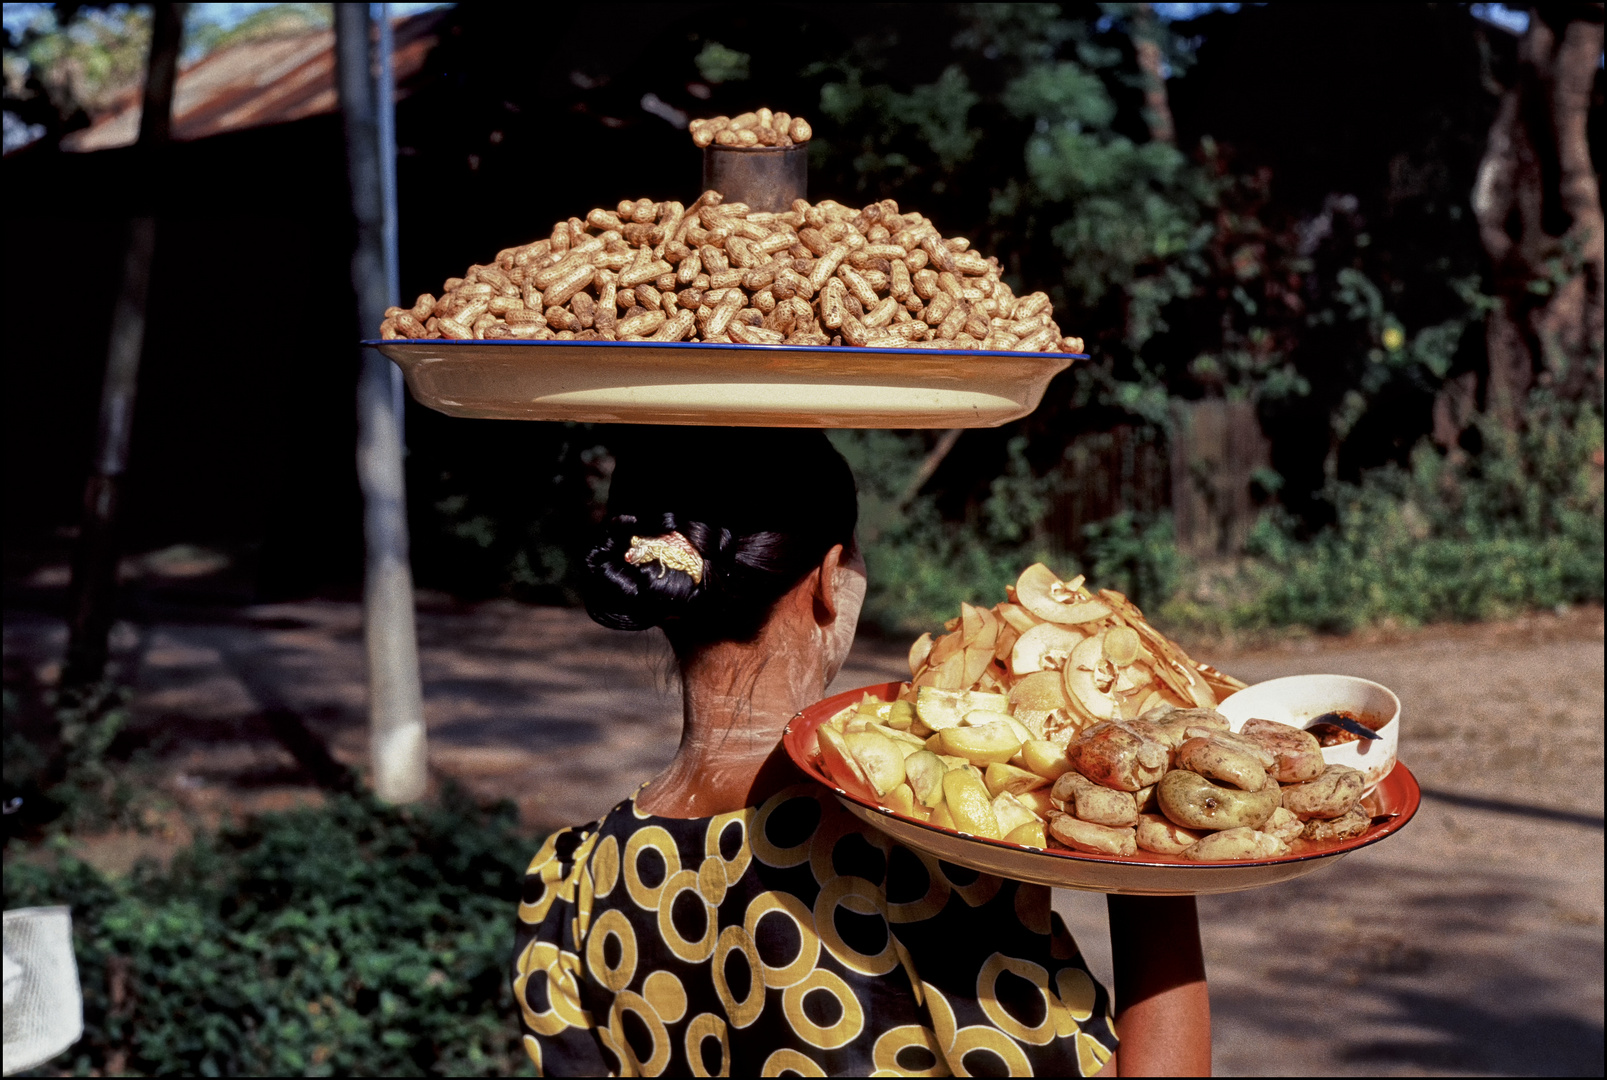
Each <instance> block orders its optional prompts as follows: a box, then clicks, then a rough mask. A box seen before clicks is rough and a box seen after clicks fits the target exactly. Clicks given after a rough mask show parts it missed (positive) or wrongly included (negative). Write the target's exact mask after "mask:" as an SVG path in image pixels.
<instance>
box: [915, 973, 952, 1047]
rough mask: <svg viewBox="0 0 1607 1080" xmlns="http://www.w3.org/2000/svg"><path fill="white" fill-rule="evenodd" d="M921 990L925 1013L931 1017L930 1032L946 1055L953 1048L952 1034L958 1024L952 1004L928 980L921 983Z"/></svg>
mask: <svg viewBox="0 0 1607 1080" xmlns="http://www.w3.org/2000/svg"><path fill="white" fill-rule="evenodd" d="M921 991H922V995H923V996H924V997H925V998H926V1013H927V1015H928V1016H930V1017H931V1018H932V1034H933V1035H936V1036H937V1045H938V1046H940V1047H942V1049H943V1054H944V1055H945V1056H947V1054H948V1052H949V1051H950V1050H952V1049H954V1035H955V1032H956V1031H957V1030H958V1026H959V1025H958V1022H957V1021H956V1020H955V1019H954V1006H952V1005H950V1004H949V999H948V998H946V997H944V996H943V991H941V990H939V989H938V988H937V987H935V986H933V985H932V984H931V983H929V982H925V981H923V982H922V983H921Z"/></svg>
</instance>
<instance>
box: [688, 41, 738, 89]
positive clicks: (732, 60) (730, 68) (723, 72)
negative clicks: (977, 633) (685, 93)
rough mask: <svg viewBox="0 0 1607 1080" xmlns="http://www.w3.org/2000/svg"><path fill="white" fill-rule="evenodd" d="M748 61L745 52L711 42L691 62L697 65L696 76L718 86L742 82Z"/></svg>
mask: <svg viewBox="0 0 1607 1080" xmlns="http://www.w3.org/2000/svg"><path fill="white" fill-rule="evenodd" d="M750 59H752V58H751V57H750V56H749V55H748V54H747V53H745V52H737V51H736V50H735V49H729V48H727V47H726V46H724V45H721V44H720V43H719V42H718V41H711V42H709V43H708V44H707V45H705V46H703V48H702V50H701V51H700V52H699V53H698V54H697V56H696V58H695V59H694V60H693V61H692V62H693V63H694V64H696V65H697V70H698V74H699V75H702V76H703V79H704V81H705V82H711V83H714V84H715V85H716V86H718V85H719V84H720V83H725V82H742V81H743V80H744V79H746V78H747V77H748V61H749V60H750Z"/></svg>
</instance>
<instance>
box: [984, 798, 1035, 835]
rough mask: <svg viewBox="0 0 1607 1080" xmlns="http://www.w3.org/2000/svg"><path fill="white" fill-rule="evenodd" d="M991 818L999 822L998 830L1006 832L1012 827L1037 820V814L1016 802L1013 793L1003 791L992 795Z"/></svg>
mask: <svg viewBox="0 0 1607 1080" xmlns="http://www.w3.org/2000/svg"><path fill="white" fill-rule="evenodd" d="M993 819H994V820H995V821H997V822H998V823H999V831H1000V832H1001V833H1006V834H1008V833H1010V832H1011V831H1012V830H1014V829H1018V828H1020V827H1021V826H1023V825H1029V824H1031V823H1032V822H1035V821H1037V820H1038V815H1037V814H1034V813H1033V812H1032V811H1031V810H1028V809H1027V808H1026V807H1025V806H1022V805H1021V804H1020V803H1019V802H1017V801H1016V797H1015V796H1014V795H1011V794H1010V793H1009V792H1004V793H1002V794H999V795H996V796H994V799H993Z"/></svg>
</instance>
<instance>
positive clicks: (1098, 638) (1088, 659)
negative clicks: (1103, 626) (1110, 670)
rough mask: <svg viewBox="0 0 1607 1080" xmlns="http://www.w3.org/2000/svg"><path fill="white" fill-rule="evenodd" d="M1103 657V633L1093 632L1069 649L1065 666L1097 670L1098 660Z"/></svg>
mask: <svg viewBox="0 0 1607 1080" xmlns="http://www.w3.org/2000/svg"><path fill="white" fill-rule="evenodd" d="M1104 658H1105V635H1103V634H1094V635H1093V636H1091V637H1086V638H1083V640H1082V641H1080V642H1078V643H1077V647H1076V648H1075V649H1073V650H1071V657H1070V659H1069V660H1067V662H1066V667H1067V668H1068V669H1069V668H1082V669H1083V670H1084V671H1097V670H1098V669H1099V662H1100V661H1101V660H1103V659H1104Z"/></svg>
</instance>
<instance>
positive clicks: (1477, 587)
mask: <svg viewBox="0 0 1607 1080" xmlns="http://www.w3.org/2000/svg"><path fill="white" fill-rule="evenodd" d="M1531 417H1532V421H1531V424H1530V426H1529V428H1528V429H1527V430H1526V431H1525V432H1524V433H1523V434H1521V435H1516V434H1513V433H1511V432H1508V431H1506V430H1504V429H1502V428H1500V427H1499V426H1498V425H1496V424H1494V423H1491V422H1484V423H1481V424H1480V430H1481V431H1482V433H1483V435H1484V438H1485V445H1484V449H1483V451H1482V452H1481V453H1480V454H1479V455H1477V456H1476V457H1474V458H1472V459H1470V460H1469V461H1467V462H1465V463H1462V464H1456V463H1453V462H1451V461H1448V460H1447V459H1446V458H1444V457H1443V456H1441V455H1440V454H1439V453H1438V452H1436V451H1435V450H1434V449H1433V448H1431V447H1428V446H1421V447H1419V448H1418V450H1417V451H1416V452H1415V453H1414V454H1413V456H1412V464H1411V468H1410V469H1400V468H1396V467H1394V466H1390V467H1387V468H1384V469H1380V470H1378V471H1376V472H1373V473H1369V474H1368V475H1367V476H1366V477H1365V479H1364V481H1363V482H1362V483H1360V484H1335V485H1334V486H1333V491H1332V495H1331V497H1332V498H1333V500H1334V503H1335V505H1336V506H1337V507H1338V511H1339V516H1338V521H1337V523H1336V524H1335V525H1334V526H1333V527H1332V528H1331V529H1328V530H1325V531H1324V532H1322V533H1320V534H1319V535H1318V536H1317V537H1315V538H1314V539H1313V540H1311V541H1310V542H1308V543H1301V542H1298V541H1297V540H1295V539H1294V530H1293V529H1292V527H1291V524H1290V523H1289V522H1288V521H1287V519H1286V518H1285V517H1282V516H1280V515H1277V514H1269V515H1267V516H1266V517H1264V518H1263V519H1262V520H1261V521H1260V522H1259V523H1258V525H1257V527H1256V529H1255V531H1254V533H1253V535H1252V537H1251V543H1250V551H1251V554H1252V555H1253V556H1255V557H1257V558H1259V559H1260V560H1261V561H1262V563H1263V564H1264V567H1265V568H1266V569H1269V570H1271V571H1272V581H1271V583H1270V584H1268V585H1267V586H1265V587H1264V589H1263V591H1261V593H1260V595H1259V596H1258V598H1257V600H1256V601H1255V602H1254V603H1252V604H1248V605H1244V606H1242V607H1241V608H1240V609H1239V610H1238V611H1237V612H1236V613H1235V615H1234V621H1236V622H1238V623H1240V624H1248V625H1291V624H1303V625H1307V626H1314V627H1318V628H1321V629H1327V630H1340V631H1343V630H1350V629H1353V628H1356V627H1359V626H1364V625H1367V624H1369V623H1375V622H1380V621H1384V620H1396V621H1401V622H1407V623H1420V622H1428V621H1432V620H1447V619H1456V620H1467V619H1485V618H1492V617H1495V616H1499V615H1505V614H1510V613H1512V612H1515V611H1519V610H1523V609H1526V608H1534V607H1551V606H1554V605H1557V604H1568V603H1578V602H1582V601H1596V602H1600V601H1601V599H1602V582H1603V562H1602V550H1603V542H1604V537H1603V529H1602V520H1603V519H1602V514H1603V502H1602V471H1601V465H1600V455H1601V452H1602V420H1601V413H1600V411H1599V409H1595V408H1590V407H1578V406H1566V405H1563V404H1561V403H1559V402H1557V401H1555V400H1553V399H1551V398H1550V397H1549V396H1548V395H1546V394H1545V393H1544V392H1543V391H1542V392H1540V393H1538V394H1537V395H1536V396H1535V399H1534V401H1533V402H1532V403H1531Z"/></svg>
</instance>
